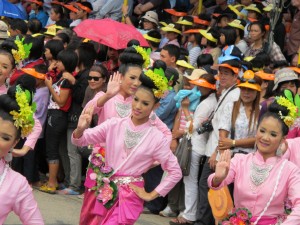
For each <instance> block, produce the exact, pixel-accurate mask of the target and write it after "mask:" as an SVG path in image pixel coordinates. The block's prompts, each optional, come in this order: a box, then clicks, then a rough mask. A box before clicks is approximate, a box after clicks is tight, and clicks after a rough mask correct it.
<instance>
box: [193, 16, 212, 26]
mask: <svg viewBox="0 0 300 225" xmlns="http://www.w3.org/2000/svg"><path fill="white" fill-rule="evenodd" d="M194 23H196V24H201V25H204V26H209V24H210V22H209V21H207V20H202V19H200V18H199V17H198V16H194Z"/></svg>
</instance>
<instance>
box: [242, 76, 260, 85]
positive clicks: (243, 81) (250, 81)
mask: <svg viewBox="0 0 300 225" xmlns="http://www.w3.org/2000/svg"><path fill="white" fill-rule="evenodd" d="M240 81H241V83H246V82H248V83H249V84H257V82H256V80H254V79H245V78H243V77H242V78H240Z"/></svg>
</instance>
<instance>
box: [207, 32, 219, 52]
mask: <svg viewBox="0 0 300 225" xmlns="http://www.w3.org/2000/svg"><path fill="white" fill-rule="evenodd" d="M208 33H211V35H212V36H213V38H215V39H217V40H219V39H220V33H219V31H218V30H217V29H216V28H211V29H210V30H209V31H208ZM206 45H207V46H210V47H212V48H215V47H217V46H218V42H213V41H210V40H208V39H207V43H206Z"/></svg>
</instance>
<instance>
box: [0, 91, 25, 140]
mask: <svg viewBox="0 0 300 225" xmlns="http://www.w3.org/2000/svg"><path fill="white" fill-rule="evenodd" d="M19 110H20V107H19V105H18V103H17V101H16V98H15V93H14V94H13V95H11V94H4V95H0V117H1V118H2V119H3V120H5V121H10V122H12V123H13V124H14V122H15V121H14V120H13V116H12V115H11V114H10V112H11V111H17V112H18V111H19ZM16 129H17V134H16V139H17V140H18V139H20V137H21V128H19V129H18V128H16Z"/></svg>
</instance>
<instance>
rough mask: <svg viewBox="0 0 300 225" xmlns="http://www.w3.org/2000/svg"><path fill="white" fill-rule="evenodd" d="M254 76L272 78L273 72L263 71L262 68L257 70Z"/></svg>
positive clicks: (273, 76)
mask: <svg viewBox="0 0 300 225" xmlns="http://www.w3.org/2000/svg"><path fill="white" fill-rule="evenodd" d="M255 75H256V76H258V77H260V78H261V79H262V80H274V79H275V74H272V73H265V72H264V71H263V70H260V71H257V72H256V73H255Z"/></svg>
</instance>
